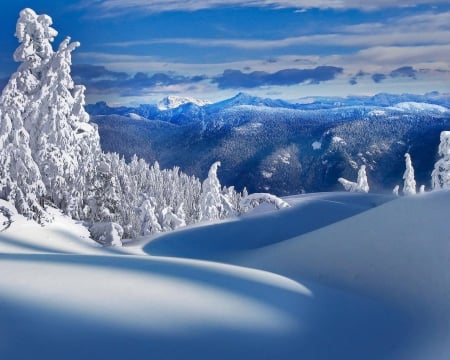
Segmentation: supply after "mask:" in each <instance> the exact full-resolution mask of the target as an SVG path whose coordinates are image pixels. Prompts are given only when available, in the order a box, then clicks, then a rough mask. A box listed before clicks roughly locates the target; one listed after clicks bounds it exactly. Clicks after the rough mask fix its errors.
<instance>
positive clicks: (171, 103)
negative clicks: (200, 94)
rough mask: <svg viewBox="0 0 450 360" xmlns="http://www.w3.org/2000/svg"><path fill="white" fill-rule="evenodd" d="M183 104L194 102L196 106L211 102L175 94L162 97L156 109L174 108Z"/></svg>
mask: <svg viewBox="0 0 450 360" xmlns="http://www.w3.org/2000/svg"><path fill="white" fill-rule="evenodd" d="M184 104H194V105H197V106H205V105H208V104H211V102H210V101H208V100H198V99H194V98H191V97H183V96H175V95H169V96H167V97H165V98H164V99H162V100H161V101H160V102H158V105H157V106H158V109H159V110H169V109H176V108H178V107H180V106H181V105H184Z"/></svg>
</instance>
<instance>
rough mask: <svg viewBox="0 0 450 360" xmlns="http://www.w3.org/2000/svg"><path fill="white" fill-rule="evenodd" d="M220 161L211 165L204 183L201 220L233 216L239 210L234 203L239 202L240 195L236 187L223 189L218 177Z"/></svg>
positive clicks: (200, 201)
mask: <svg viewBox="0 0 450 360" xmlns="http://www.w3.org/2000/svg"><path fill="white" fill-rule="evenodd" d="M220 165H221V164H220V161H216V162H215V163H214V164H212V165H211V168H210V169H209V172H208V177H207V178H206V179H205V180H204V181H203V183H202V192H201V194H200V200H199V220H202V221H204V220H217V219H223V218H224V217H227V216H233V215H235V214H236V212H237V208H236V207H235V206H233V203H235V204H237V203H239V200H240V197H239V196H240V195H239V194H237V193H236V191H235V190H234V188H228V189H227V188H224V189H223V190H222V189H221V185H220V181H219V178H218V177H217V169H218V167H219V166H220Z"/></svg>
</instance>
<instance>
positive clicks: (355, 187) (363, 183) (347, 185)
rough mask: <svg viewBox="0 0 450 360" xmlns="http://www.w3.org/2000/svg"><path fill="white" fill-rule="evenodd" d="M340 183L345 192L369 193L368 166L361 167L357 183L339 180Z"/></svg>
mask: <svg viewBox="0 0 450 360" xmlns="http://www.w3.org/2000/svg"><path fill="white" fill-rule="evenodd" d="M338 181H339V182H340V183H341V184H342V186H343V187H344V189H345V190H347V191H350V192H363V193H368V192H369V190H370V188H369V183H368V181H367V174H366V165H361V167H360V168H359V170H358V178H357V180H356V182H352V181H349V180H347V179H344V178H339V179H338Z"/></svg>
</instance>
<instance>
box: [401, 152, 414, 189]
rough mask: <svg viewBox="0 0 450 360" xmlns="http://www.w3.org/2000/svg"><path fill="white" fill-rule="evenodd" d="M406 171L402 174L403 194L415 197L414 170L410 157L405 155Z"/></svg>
mask: <svg viewBox="0 0 450 360" xmlns="http://www.w3.org/2000/svg"><path fill="white" fill-rule="evenodd" d="M405 163H406V169H405V172H404V173H403V180H404V182H403V194H404V195H415V194H416V180H415V178H414V168H413V165H412V162H411V156H410V155H409V154H408V153H406V154H405Z"/></svg>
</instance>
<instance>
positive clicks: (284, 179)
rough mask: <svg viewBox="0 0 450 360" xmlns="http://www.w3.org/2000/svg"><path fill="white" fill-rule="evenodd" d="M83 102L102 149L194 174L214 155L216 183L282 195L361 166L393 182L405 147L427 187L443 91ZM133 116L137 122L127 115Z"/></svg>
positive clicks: (380, 180)
mask: <svg viewBox="0 0 450 360" xmlns="http://www.w3.org/2000/svg"><path fill="white" fill-rule="evenodd" d="M172 104H173V107H170V108H169V107H168V108H167V109H164V110H161V109H160V108H158V105H157V104H144V105H139V106H137V107H115V108H114V107H109V106H108V105H107V104H106V103H97V104H94V105H88V106H87V111H88V112H89V113H90V114H91V117H92V121H93V122H95V123H97V124H98V125H99V132H100V137H101V143H102V147H103V148H104V149H105V150H107V151H115V152H118V153H119V154H122V155H124V156H125V157H126V158H127V159H129V158H130V157H131V156H132V155H133V154H134V153H136V154H137V155H138V156H141V157H143V158H145V159H146V160H148V161H150V162H153V161H158V162H160V164H161V165H162V166H163V167H172V166H175V165H177V166H180V167H181V169H182V170H183V171H185V172H187V173H189V174H193V175H196V176H199V177H200V178H203V177H205V176H206V172H207V170H208V168H209V165H210V164H211V163H212V162H214V161H216V160H220V161H221V162H222V165H223V166H222V168H221V169H220V171H219V176H220V177H221V179H222V180H223V182H224V184H229V185H230V184H234V185H236V186H237V187H238V188H242V187H244V186H247V187H248V188H249V190H250V191H251V192H255V191H270V192H272V193H275V194H277V195H289V194H294V193H299V192H301V191H306V192H312V191H328V190H337V189H340V185H339V184H338V183H337V178H338V177H341V176H342V177H345V178H350V179H351V178H354V177H356V168H357V167H358V166H359V165H362V164H365V165H367V170H368V176H369V184H370V185H371V187H372V189H373V190H375V191H391V190H392V187H393V186H395V185H396V184H398V183H400V184H401V181H402V174H403V171H404V156H403V155H404V153H405V152H407V151H408V152H410V153H411V156H412V161H413V164H414V166H415V168H416V177H417V180H418V183H420V184H422V183H423V184H425V185H426V186H428V185H429V178H430V173H431V170H432V168H433V164H434V161H435V158H436V154H437V146H438V143H439V132H440V131H442V130H448V129H450V111H449V109H450V94H440V93H437V92H432V93H428V94H424V95H415V94H401V95H393V94H377V95H375V96H372V97H364V96H349V97H346V98H338V97H314V98H313V97H311V98H306V99H301V100H300V101H299V102H298V103H290V102H286V101H283V100H274V99H266V98H259V97H255V96H252V95H249V94H245V93H239V94H237V95H236V96H234V97H232V98H230V99H226V100H223V101H220V102H217V103H213V104H203V103H201V102H197V101H188V102H184V101H180V102H179V105H178V103H177V102H176V101H173V102H172ZM135 119H140V121H136V120H135Z"/></svg>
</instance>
